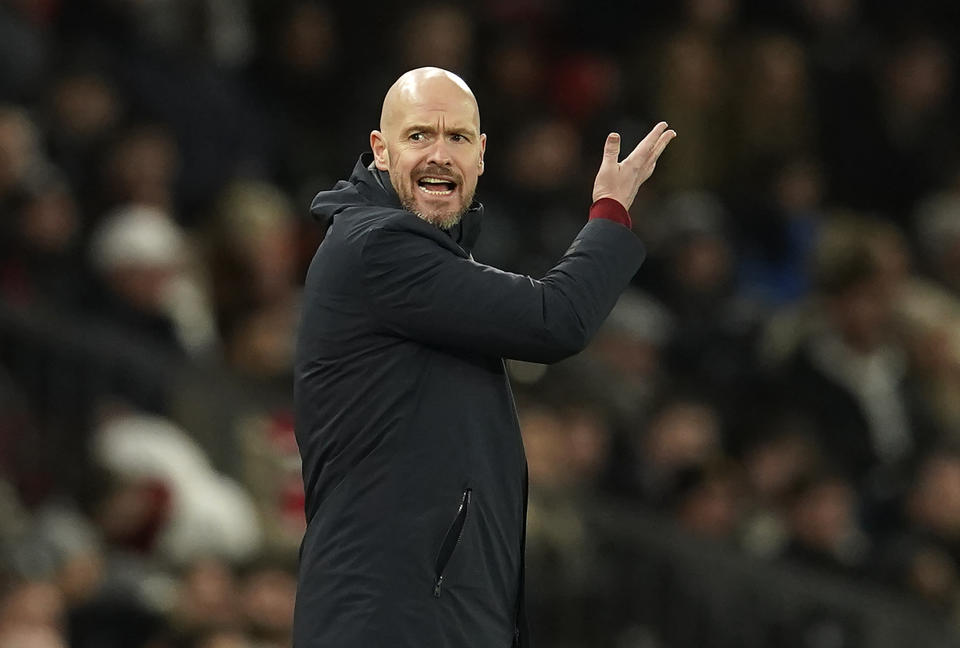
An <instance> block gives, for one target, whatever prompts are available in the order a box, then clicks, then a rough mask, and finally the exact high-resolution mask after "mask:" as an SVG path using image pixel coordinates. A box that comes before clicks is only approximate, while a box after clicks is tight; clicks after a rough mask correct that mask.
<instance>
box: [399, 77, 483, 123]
mask: <svg viewBox="0 0 960 648" xmlns="http://www.w3.org/2000/svg"><path fill="white" fill-rule="evenodd" d="M429 106H438V107H441V108H446V107H461V108H466V109H467V110H468V111H472V113H473V118H474V122H475V123H474V126H475V127H476V129H477V133H479V132H480V108H479V106H477V98H476V97H474V95H473V91H472V90H470V86H468V85H467V84H466V82H465V81H464V80H463V79H461V78H460V77H459V76H457V75H456V74H454V73H453V72H450V71H448V70H444V69H442V68H437V67H422V68H417V69H415V70H410V71H409V72H405V73H404V74H403V75H402V76H401V77H400V78H399V79H397V80H396V81H395V82H394V84H393V85H392V86H390V89H389V90H387V96H386V97H384V99H383V108H382V109H381V111H380V130H381V131H382V132H384V133H389V132H390V131H392V130H393V129H394V128H395V127H396V126H397V125H398V124H399V123H400V122H402V120H403V118H404V116H405V115H408V114H409V113H410V112H411V111H412V110H414V109H417V108H423V107H429Z"/></svg>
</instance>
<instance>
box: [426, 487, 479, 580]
mask: <svg viewBox="0 0 960 648" xmlns="http://www.w3.org/2000/svg"><path fill="white" fill-rule="evenodd" d="M472 497H473V489H472V488H468V489H466V490H465V491H463V499H461V500H460V508H458V509H457V516H456V517H455V518H454V519H453V523H452V524H451V525H450V528H449V529H447V534H446V535H445V536H444V538H443V543H442V544H441V545H440V551H438V552H437V560H436V565H435V571H436V580H435V581H434V583H433V596H434V597H435V598H440V588H441V587H442V586H443V580H444V578H446V574H445V573H444V572H445V571H446V569H447V565H448V564H449V563H450V559H451V558H452V557H453V552H454V551H455V550H456V548H457V545H459V544H460V538H462V537H463V528H464V526H465V525H466V523H467V514H468V513H469V511H470V500H471V499H472Z"/></svg>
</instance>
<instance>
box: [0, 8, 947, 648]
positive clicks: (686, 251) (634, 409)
mask: <svg viewBox="0 0 960 648" xmlns="http://www.w3.org/2000/svg"><path fill="white" fill-rule="evenodd" d="M957 34H960V4H958V3H957V2H953V1H951V0H942V1H934V0H914V1H913V2H910V3H904V2H900V1H894V0H876V1H871V2H866V1H858V0H779V1H777V2H769V1H765V0H683V1H676V2H647V3H639V2H634V3H617V2H593V3H586V2H573V1H572V0H568V1H566V2H548V1H546V0H485V1H480V2H476V3H453V2H441V3H436V4H415V3H411V4H405V5H401V4H400V3H389V4H388V3H384V4H383V5H380V6H378V5H377V3H369V2H368V3H346V2H315V1H306V0H278V1H267V0H86V1H83V2H81V1H80V0H0V648H26V647H29V648H56V647H63V646H72V647H75V648H87V647H91V648H92V647H97V648H114V647H116V648H139V647H145V648H276V647H280V646H289V645H290V625H291V616H292V609H293V608H292V602H293V594H294V590H295V576H294V574H295V571H294V570H295V565H296V559H297V548H298V543H299V540H300V537H301V534H302V532H303V527H304V520H303V510H302V506H303V491H302V485H301V482H300V473H299V469H300V466H299V459H298V455H297V449H296V445H295V441H294V437H293V430H292V416H291V405H292V403H291V384H292V380H291V348H292V341H293V339H294V333H295V327H296V322H297V313H298V302H299V292H300V288H301V285H302V279H303V275H304V271H305V268H306V265H307V264H308V263H309V260H310V258H311V256H312V254H313V251H314V250H315V248H316V246H317V244H318V243H319V242H320V241H321V240H322V236H323V232H322V231H321V230H320V229H319V228H318V226H317V225H316V224H315V223H313V222H311V221H310V220H309V216H308V213H307V207H308V205H309V201H310V199H311V197H312V196H313V195H314V194H315V193H316V192H317V191H319V190H323V189H327V188H330V187H331V186H332V184H333V183H334V182H335V181H336V180H338V179H341V178H344V177H346V176H347V175H348V174H349V172H350V170H351V168H352V167H353V165H354V164H355V162H356V159H357V157H358V156H359V155H360V153H361V152H363V151H365V150H366V149H367V146H368V134H369V132H370V130H371V128H374V127H375V126H376V125H377V120H378V117H379V111H380V102H381V100H382V96H383V94H384V93H385V91H386V89H387V88H388V87H389V85H390V84H391V83H392V81H393V80H394V79H395V78H396V77H397V76H398V75H399V74H400V73H402V72H403V71H405V70H407V69H410V68H413V67H417V66H421V65H438V66H442V67H446V68H449V69H451V70H454V71H456V72H458V73H459V74H461V75H462V76H463V77H464V78H465V79H466V80H467V81H468V83H470V84H471V86H472V87H473V88H474V90H475V91H476V94H477V97H478V99H479V102H480V107H481V116H482V123H483V129H484V130H485V131H486V132H487V133H488V135H489V146H488V150H487V157H486V159H487V165H486V166H487V173H486V174H485V175H484V177H483V178H482V180H481V183H480V187H479V191H478V198H479V199H480V200H481V201H483V202H484V203H485V205H486V217H485V222H484V225H483V227H484V234H483V236H482V237H481V243H480V245H479V247H478V248H477V250H476V251H475V253H476V256H477V258H478V259H479V260H481V261H484V262H487V263H490V264H493V265H497V266H499V267H502V268H506V269H510V270H514V271H519V272H525V273H531V274H534V275H537V274H539V273H542V272H544V271H545V270H546V269H548V268H549V267H550V266H551V265H552V263H553V262H554V261H555V260H556V259H557V258H558V257H559V255H560V254H562V252H563V251H564V249H565V248H566V246H567V245H568V244H569V242H570V241H571V240H572V237H573V236H574V235H575V233H576V232H577V231H578V230H579V228H580V227H581V226H582V224H583V223H584V221H585V218H586V213H587V208H588V206H589V198H590V190H591V187H592V181H593V176H594V175H595V173H596V169H597V166H598V164H599V160H600V154H601V149H602V144H603V138H604V136H605V135H606V133H607V132H609V131H611V130H618V131H620V132H621V133H623V135H624V138H625V140H627V142H632V141H636V140H637V139H638V138H639V137H641V136H642V135H643V134H644V133H646V131H647V130H648V129H649V128H650V127H651V126H652V124H653V123H655V122H656V121H658V120H660V119H664V120H667V121H669V123H670V125H671V126H672V127H674V128H676V130H677V131H678V132H679V138H678V139H677V140H676V141H675V142H674V143H673V144H671V146H670V148H669V151H668V152H667V153H666V154H665V156H664V158H663V159H662V160H661V164H660V168H658V169H657V171H656V173H655V174H654V177H653V178H652V179H651V180H650V181H649V182H648V183H647V184H646V185H644V187H643V188H642V190H641V193H640V195H639V196H638V199H637V202H636V204H635V205H634V209H633V217H634V222H635V224H636V225H635V227H636V229H637V231H638V233H639V234H640V236H641V237H642V238H643V240H644V241H645V243H646V244H647V247H648V250H649V256H648V260H647V262H646V263H645V265H644V267H643V268H642V269H641V271H640V273H639V274H638V275H637V277H636V279H635V282H634V285H633V287H632V288H631V289H630V290H629V291H628V292H627V293H626V294H625V295H624V296H623V298H622V300H621V301H620V302H619V304H618V305H617V307H616V309H615V311H614V313H613V314H612V315H611V317H610V319H609V321H608V323H607V325H606V326H605V328H604V329H603V330H602V331H601V333H600V334H599V335H598V337H597V338H596V339H595V341H594V342H593V343H592V345H591V346H590V347H589V348H588V349H587V350H586V351H585V352H584V353H582V354H581V355H580V356H578V357H576V358H573V359H571V360H569V361H566V362H564V363H561V364H559V365H555V366H552V367H549V368H547V367H543V366H539V365H530V364H521V363H511V366H510V370H511V373H512V374H513V381H514V385H515V388H516V391H517V392H518V400H519V404H520V416H521V420H522V428H523V433H524V438H525V443H526V448H527V455H528V461H529V468H530V476H531V480H532V485H531V494H530V510H529V527H528V563H527V564H528V570H529V573H528V582H529V591H530V597H531V600H530V609H531V615H532V625H533V630H534V633H535V638H536V639H538V645H539V646H541V647H550V648H594V647H609V648H694V647H698V648H714V647H716V648H726V647H731V648H732V647H735V646H736V647H742V648H766V647H768V646H778V647H787V648H854V647H856V648H867V647H880V648H886V647H890V648H894V647H902V646H937V647H939V646H955V645H960V625H958V624H960V301H958V300H960V148H958V144H960V110H958V101H957V82H958V61H957V54H958V51H957V42H956V39H957Z"/></svg>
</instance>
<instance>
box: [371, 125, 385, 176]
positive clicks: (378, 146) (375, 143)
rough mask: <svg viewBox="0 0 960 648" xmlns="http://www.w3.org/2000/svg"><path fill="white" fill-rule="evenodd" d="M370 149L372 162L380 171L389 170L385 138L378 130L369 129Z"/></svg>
mask: <svg viewBox="0 0 960 648" xmlns="http://www.w3.org/2000/svg"><path fill="white" fill-rule="evenodd" d="M370 150H372V151H373V163H374V164H375V165H376V167H377V168H378V169H380V170H381V171H389V170H390V154H389V152H388V151H387V138H386V137H384V136H383V133H381V132H380V131H378V130H375V131H370Z"/></svg>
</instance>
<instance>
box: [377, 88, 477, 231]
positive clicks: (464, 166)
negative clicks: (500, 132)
mask: <svg viewBox="0 0 960 648" xmlns="http://www.w3.org/2000/svg"><path fill="white" fill-rule="evenodd" d="M382 122H383V123H382V127H383V131H382V132H380V131H374V132H373V133H372V134H371V146H372V147H373V150H374V156H375V159H376V164H377V167H378V168H379V169H382V170H387V171H389V172H390V181H391V183H392V184H393V186H394V189H396V191H397V195H398V196H399V197H400V201H401V203H402V204H403V206H404V208H406V209H408V210H410V211H411V212H413V213H415V214H416V215H417V216H419V217H420V218H422V219H424V220H425V221H427V222H429V223H432V224H434V225H436V226H438V227H441V228H444V229H446V228H449V227H452V226H453V225H455V224H456V223H457V222H458V221H459V220H460V218H461V217H462V216H463V214H464V213H466V211H467V209H469V207H470V203H471V202H472V201H473V195H474V192H475V191H476V188H477V179H478V177H479V176H480V175H481V174H482V173H483V151H484V148H485V146H486V136H485V135H483V134H481V133H480V119H479V115H478V112H477V106H476V102H475V100H474V99H473V97H472V96H471V95H469V94H467V93H466V92H465V91H464V90H463V89H462V88H460V87H459V86H458V85H456V84H454V83H452V82H450V81H449V80H448V79H446V78H445V77H431V78H428V79H426V80H424V81H421V82H419V83H418V84H415V85H413V86H412V87H410V88H406V89H404V90H402V91H400V92H399V93H397V96H394V97H390V96H389V95H388V99H387V102H386V103H385V109H384V119H383V120H382Z"/></svg>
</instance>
